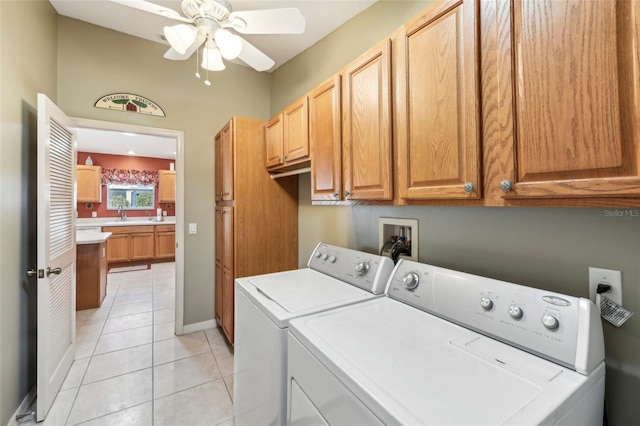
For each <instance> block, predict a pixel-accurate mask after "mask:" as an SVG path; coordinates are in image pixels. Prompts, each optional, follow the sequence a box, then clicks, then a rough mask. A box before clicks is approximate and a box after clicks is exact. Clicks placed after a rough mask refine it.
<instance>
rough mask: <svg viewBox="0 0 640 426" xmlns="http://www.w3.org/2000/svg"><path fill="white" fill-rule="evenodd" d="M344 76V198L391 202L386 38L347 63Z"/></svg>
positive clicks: (389, 100) (388, 79) (388, 56)
mask: <svg viewBox="0 0 640 426" xmlns="http://www.w3.org/2000/svg"><path fill="white" fill-rule="evenodd" d="M343 75H344V92H343V107H342V113H343V122H342V125H343V129H342V144H343V150H342V152H343V161H344V164H343V167H344V173H343V180H344V190H345V194H344V198H345V199H347V200H350V199H353V200H390V199H391V198H392V197H393V187H392V179H393V177H392V164H393V161H392V160H393V153H392V146H391V137H392V128H391V41H390V40H384V41H382V42H381V43H378V44H377V45H376V46H375V47H373V48H372V49H371V50H369V51H368V52H366V53H365V54H364V55H362V56H361V57H360V58H359V59H357V60H356V61H354V62H353V63H352V64H351V65H349V66H347V67H346V68H345V70H344V72H343Z"/></svg>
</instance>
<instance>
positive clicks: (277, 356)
mask: <svg viewBox="0 0 640 426" xmlns="http://www.w3.org/2000/svg"><path fill="white" fill-rule="evenodd" d="M392 270H393V261H392V260H391V259H390V258H388V257H382V256H378V255H373V254H369V253H364V252H360V251H355V250H350V249H346V248H342V247H336V246H332V245H329V244H325V243H319V244H318V245H317V246H316V248H315V249H314V251H313V253H312V254H311V258H310V259H309V262H308V268H304V269H299V270H292V271H285V272H276V273H272V274H265V275H257V276H253V277H246V278H238V279H236V281H235V345H234V386H233V388H234V390H233V412H234V420H235V424H236V425H251V426H257V425H283V424H285V422H286V405H287V328H288V326H289V321H290V320H291V319H292V318H297V317H299V316H302V315H308V314H311V313H315V312H320V311H325V310H328V309H332V308H336V307H339V306H345V305H351V304H355V303H359V302H363V301H366V300H371V299H373V298H376V297H381V296H383V295H384V289H385V286H386V284H387V281H388V278H389V276H390V274H391V271H392Z"/></svg>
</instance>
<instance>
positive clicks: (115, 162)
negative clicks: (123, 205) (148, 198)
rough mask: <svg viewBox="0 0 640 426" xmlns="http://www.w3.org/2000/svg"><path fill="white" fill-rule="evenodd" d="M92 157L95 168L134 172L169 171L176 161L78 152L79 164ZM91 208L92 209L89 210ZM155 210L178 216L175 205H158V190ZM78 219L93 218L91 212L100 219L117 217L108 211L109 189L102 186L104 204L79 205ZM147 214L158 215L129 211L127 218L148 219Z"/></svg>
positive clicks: (152, 212) (154, 211)
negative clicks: (130, 170)
mask: <svg viewBox="0 0 640 426" xmlns="http://www.w3.org/2000/svg"><path fill="white" fill-rule="evenodd" d="M88 156H91V160H92V161H93V165H94V166H100V167H102V168H106V169H132V170H169V163H174V162H175V160H166V159H163V158H150V157H135V156H127V155H111V154H97V153H94V152H78V164H85V161H86V160H87V157H88ZM87 206H91V208H87ZM155 208H156V209H157V208H162V210H164V211H166V212H167V216H175V215H176V206H175V204H162V205H158V189H157V188H156V200H155ZM77 209H78V217H81V218H86V217H91V212H97V213H98V217H117V216H118V212H117V211H115V210H107V187H106V186H102V203H93V204H92V205H90V204H84V203H78V205H77ZM147 212H149V213H150V214H151V215H153V216H155V215H156V210H155V209H154V210H153V211H150V210H127V217H147Z"/></svg>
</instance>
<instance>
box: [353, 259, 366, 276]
mask: <svg viewBox="0 0 640 426" xmlns="http://www.w3.org/2000/svg"><path fill="white" fill-rule="evenodd" d="M367 272H369V263H368V262H358V263H356V275H359V276H363V275H367Z"/></svg>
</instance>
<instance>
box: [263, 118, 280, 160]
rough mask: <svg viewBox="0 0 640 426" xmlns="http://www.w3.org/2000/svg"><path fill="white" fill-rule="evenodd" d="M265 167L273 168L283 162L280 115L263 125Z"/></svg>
mask: <svg viewBox="0 0 640 426" xmlns="http://www.w3.org/2000/svg"><path fill="white" fill-rule="evenodd" d="M264 143H265V148H266V167H267V168H273V167H277V166H279V165H281V164H282V163H283V162H284V153H283V152H282V144H283V142H282V114H278V115H276V116H275V117H273V118H272V119H271V120H269V121H267V122H266V123H265V125H264Z"/></svg>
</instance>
